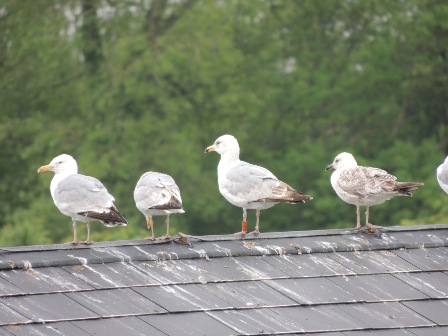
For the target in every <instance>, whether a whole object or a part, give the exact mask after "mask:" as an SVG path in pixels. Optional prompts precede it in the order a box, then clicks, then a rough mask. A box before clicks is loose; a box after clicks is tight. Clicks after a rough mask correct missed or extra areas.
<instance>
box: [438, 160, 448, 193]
mask: <svg viewBox="0 0 448 336" xmlns="http://www.w3.org/2000/svg"><path fill="white" fill-rule="evenodd" d="M437 182H439V185H440V187H441V188H442V189H443V191H444V192H446V193H447V194H448V156H447V157H446V159H445V162H443V163H442V164H441V165H440V166H439V167H437Z"/></svg>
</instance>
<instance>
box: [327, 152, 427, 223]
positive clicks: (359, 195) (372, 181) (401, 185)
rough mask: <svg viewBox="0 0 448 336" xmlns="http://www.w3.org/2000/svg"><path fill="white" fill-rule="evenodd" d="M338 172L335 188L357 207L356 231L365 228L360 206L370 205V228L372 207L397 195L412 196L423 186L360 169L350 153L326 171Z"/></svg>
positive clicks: (334, 162) (378, 171)
mask: <svg viewBox="0 0 448 336" xmlns="http://www.w3.org/2000/svg"><path fill="white" fill-rule="evenodd" d="M329 169H334V170H335V171H334V172H333V173H332V174H331V185H332V186H333V189H334V191H335V192H336V194H337V195H338V196H339V197H340V198H341V199H342V200H343V201H344V202H347V203H349V204H353V205H356V215H357V216H356V219H357V220H356V229H359V228H361V220H360V214H359V207H360V206H361V205H365V206H366V227H371V224H370V223H369V207H370V206H372V205H377V204H381V203H383V202H385V201H387V200H390V199H391V198H393V197H395V196H412V193H411V191H413V190H416V189H417V188H418V187H420V186H422V185H423V183H419V182H397V181H396V180H397V178H396V177H395V176H393V175H391V174H389V173H387V172H386V171H384V170H382V169H379V168H372V167H363V166H358V163H357V162H356V160H355V158H354V157H353V155H352V154H350V153H341V154H339V155H338V156H336V158H335V159H334V161H333V163H332V164H330V165H328V166H327V167H326V170H329Z"/></svg>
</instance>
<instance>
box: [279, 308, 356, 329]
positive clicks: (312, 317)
mask: <svg viewBox="0 0 448 336" xmlns="http://www.w3.org/2000/svg"><path fill="white" fill-rule="evenodd" d="M339 306H340V305H317V306H302V307H297V308H291V307H288V308H274V309H273V310H274V311H275V312H276V313H277V314H279V315H282V316H283V317H285V318H287V319H289V320H291V321H293V323H295V324H296V325H298V326H299V327H300V329H301V330H303V331H305V332H329V331H338V330H340V331H342V330H347V329H349V330H356V329H362V327H363V324H362V322H360V321H359V320H358V319H356V318H354V317H353V316H351V315H350V314H349V313H347V312H345V311H344V310H342V309H340V308H339Z"/></svg>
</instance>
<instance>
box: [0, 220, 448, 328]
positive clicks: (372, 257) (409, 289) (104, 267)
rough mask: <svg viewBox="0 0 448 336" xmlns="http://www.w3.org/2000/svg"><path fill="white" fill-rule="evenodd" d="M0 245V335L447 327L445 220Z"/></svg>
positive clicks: (447, 242) (447, 234)
mask: <svg viewBox="0 0 448 336" xmlns="http://www.w3.org/2000/svg"><path fill="white" fill-rule="evenodd" d="M190 243H191V245H183V244H177V243H175V242H168V243H152V242H150V241H147V240H133V241H114V242H101V243H94V244H93V245H91V246H90V247H86V246H76V247H73V246H69V245H45V246H30V247H10V248H6V247H3V248H0V335H8V336H11V335H17V336H22V335H27V336H29V335H45V336H53V335H76V336H88V335H108V336H114V335H120V336H122V335H128V336H133V335H195V336H197V335H214V336H219V335H277V334H286V335H299V334H300V335H303V334H306V335H320V336H324V335H325V336H357V335H371V336H378V335H388V336H405V335H406V336H416V335H417V336H423V335H424V336H431V335H437V336H440V335H448V247H447V245H448V225H426V226H413V227H388V228H384V229H383V230H382V234H380V235H370V234H367V233H353V232H347V231H345V230H329V231H304V232H284V233H262V234H261V235H260V236H259V238H254V239H249V238H248V239H244V240H241V239H235V237H234V236H201V237H196V238H195V237H192V238H190Z"/></svg>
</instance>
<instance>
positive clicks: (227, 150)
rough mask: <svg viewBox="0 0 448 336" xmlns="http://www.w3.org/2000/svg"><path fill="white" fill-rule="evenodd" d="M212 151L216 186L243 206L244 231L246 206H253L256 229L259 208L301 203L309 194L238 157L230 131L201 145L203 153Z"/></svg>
mask: <svg viewBox="0 0 448 336" xmlns="http://www.w3.org/2000/svg"><path fill="white" fill-rule="evenodd" d="M212 151H215V152H217V153H218V154H220V155H221V160H220V161H219V164H218V186H219V191H220V192H221V194H222V195H223V196H224V197H225V198H226V199H227V200H228V201H229V202H230V203H232V204H233V205H235V206H237V207H240V208H243V222H242V230H241V232H238V233H237V234H243V235H244V234H246V233H247V221H246V219H247V211H246V210H247V209H255V210H256V224H255V230H254V231H252V232H251V233H252V234H254V235H257V234H259V233H260V210H262V209H268V208H270V207H272V206H274V205H275V204H277V203H292V204H298V203H305V201H308V200H311V199H312V197H311V196H309V195H306V194H304V193H302V192H300V191H298V190H295V189H293V188H291V187H290V186H289V185H287V184H286V183H284V182H282V181H280V180H279V179H278V178H277V177H275V176H274V174H272V173H271V172H270V171H269V170H267V169H266V168H263V167H260V166H256V165H253V164H250V163H247V162H244V161H241V160H240V159H239V155H240V146H239V145H238V141H237V140H236V139H235V137H234V136H232V135H223V136H220V137H219V138H218V139H216V141H215V143H214V144H213V145H211V146H209V147H207V148H206V149H205V152H206V153H209V152H212Z"/></svg>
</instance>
